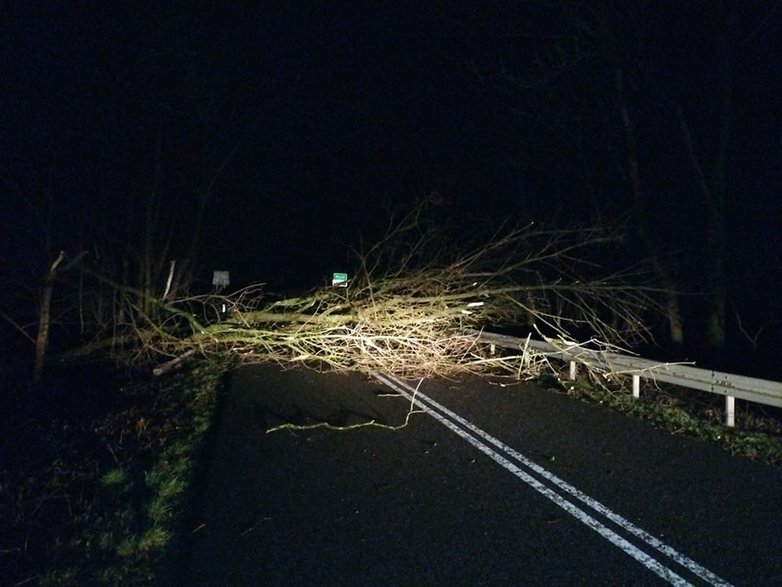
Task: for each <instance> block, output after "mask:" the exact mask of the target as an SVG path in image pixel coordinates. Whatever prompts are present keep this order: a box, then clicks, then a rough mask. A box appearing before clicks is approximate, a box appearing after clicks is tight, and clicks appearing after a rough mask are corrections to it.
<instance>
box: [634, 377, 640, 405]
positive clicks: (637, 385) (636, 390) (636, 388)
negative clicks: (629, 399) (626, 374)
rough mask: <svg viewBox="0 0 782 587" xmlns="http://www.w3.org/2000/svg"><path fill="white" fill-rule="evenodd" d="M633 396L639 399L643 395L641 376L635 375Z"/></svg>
mask: <svg viewBox="0 0 782 587" xmlns="http://www.w3.org/2000/svg"><path fill="white" fill-rule="evenodd" d="M633 397H634V398H635V399H638V398H639V397H641V376H640V375H633Z"/></svg>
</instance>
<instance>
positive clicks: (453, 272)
mask: <svg viewBox="0 0 782 587" xmlns="http://www.w3.org/2000/svg"><path fill="white" fill-rule="evenodd" d="M436 210H437V207H436V206H435V205H434V204H433V203H432V202H431V201H428V200H427V201H424V202H422V203H420V204H419V205H418V206H416V207H415V208H413V209H412V210H410V211H408V212H407V213H406V214H403V215H402V216H397V217H394V216H392V217H391V220H390V222H389V225H388V229H387V231H386V232H385V234H384V236H383V237H382V238H381V239H380V240H379V242H377V243H376V244H375V245H373V246H372V247H370V248H368V249H365V250H357V251H355V253H356V254H355V258H356V264H357V268H358V269H357V272H356V274H355V276H354V277H353V278H352V279H351V280H350V281H349V282H348V284H347V286H346V287H328V286H324V287H320V288H317V289H314V290H312V291H311V292H310V293H309V294H307V295H306V296H303V297H296V298H284V299H274V297H273V296H270V295H268V294H267V293H266V292H265V291H264V286H263V285H262V284H258V285H253V286H250V287H246V288H244V289H242V290H240V291H237V292H234V293H231V294H224V295H202V296H188V297H183V298H179V299H167V300H166V299H156V300H154V304H152V305H150V304H149V303H145V304H142V303H140V302H139V298H138V296H139V295H140V294H139V292H134V291H133V290H132V289H130V288H127V287H124V286H118V287H120V288H121V291H122V292H123V294H124V295H125V296H126V298H127V300H128V301H127V303H128V304H129V305H130V306H131V307H130V308H129V311H127V312H124V313H123V315H127V316H132V317H133V320H132V321H131V322H129V323H128V324H126V325H125V327H124V329H120V330H125V331H127V330H131V331H133V332H134V333H136V335H137V337H136V338H137V341H138V345H137V346H136V352H135V354H134V357H135V358H136V360H140V359H141V358H142V357H143V358H150V357H155V358H157V359H158V360H159V359H160V358H161V357H168V358H171V359H177V358H178V357H182V356H184V355H192V354H200V355H204V356H211V357H217V358H220V359H221V360H229V361H233V362H238V363H247V362H259V361H276V362H278V363H281V364H290V363H303V364H306V365H308V366H312V367H316V368H324V367H325V368H331V369H336V370H355V371H361V372H366V373H369V372H378V371H383V372H391V373H395V374H398V375H401V376H414V375H415V376H423V375H431V374H440V375H449V374H453V373H455V372H459V371H485V370H486V369H503V370H505V371H506V372H509V373H513V374H514V375H515V376H517V377H533V376H536V375H538V374H539V373H540V372H541V370H542V369H544V368H547V357H545V356H544V355H542V354H540V353H536V352H533V351H532V350H530V349H523V350H522V352H521V354H517V355H514V356H494V355H491V354H490V353H489V349H488V346H487V345H485V344H481V343H479V342H478V339H477V337H476V335H475V334H470V333H467V332H466V329H467V328H471V329H481V328H485V327H488V326H498V325H504V326H507V325H516V326H518V325H527V327H528V328H529V329H530V331H532V330H534V331H536V332H537V333H539V334H540V335H541V336H543V337H546V338H548V339H549V340H557V339H559V340H567V341H574V340H578V339H579V338H580V339H581V340H584V339H585V338H588V339H589V340H590V341H591V342H592V343H593V345H592V346H593V347H595V346H597V347H599V348H602V349H607V348H611V349H616V348H617V347H629V346H632V345H633V344H634V343H636V342H638V341H642V340H648V339H649V337H650V332H649V329H648V328H647V326H646V324H647V319H648V317H649V314H650V312H655V311H656V309H657V304H656V301H655V297H654V293H655V292H654V290H653V289H652V288H650V287H648V286H641V285H639V278H640V277H641V275H640V274H639V273H637V272H636V273H632V274H631V273H627V272H625V273H616V272H614V273H611V274H602V273H601V267H600V265H598V264H597V263H596V261H595V259H596V258H597V256H598V255H599V254H600V253H601V252H602V253H604V252H605V250H606V249H607V248H610V247H611V246H614V245H616V243H617V242H618V235H617V234H616V233H612V232H608V231H606V230H603V229H599V228H579V229H569V230H563V229H550V228H546V227H539V226H537V225H534V224H530V225H527V226H524V227H520V228H513V227H511V228H506V227H501V228H499V229H496V230H494V231H493V232H492V233H490V234H488V236H486V237H485V238H483V239H477V237H471V238H469V239H468V238H464V237H465V235H464V234H462V235H458V234H457V235H454V234H450V235H449V234H448V233H447V232H446V231H444V229H443V228H442V227H441V226H440V225H439V224H438V223H437V222H436V218H435V217H434V214H433V213H434V212H435V211H436ZM460 237H461V240H462V241H468V242H467V243H466V244H463V245H462V246H455V245H454V244H453V243H454V242H455V241H456V240H458V239H459V238H460ZM95 276H96V277H99V276H97V274H96V275H95ZM134 296H135V298H134ZM147 302H148V301H147ZM149 307H154V308H155V318H154V319H153V318H152V317H151V316H150V315H148V314H145V313H144V311H143V309H144V308H149ZM584 335H585V336H584Z"/></svg>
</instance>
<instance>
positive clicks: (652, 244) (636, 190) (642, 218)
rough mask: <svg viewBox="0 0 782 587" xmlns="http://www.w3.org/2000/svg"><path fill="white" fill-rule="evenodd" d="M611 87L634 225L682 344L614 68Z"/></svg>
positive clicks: (671, 330)
mask: <svg viewBox="0 0 782 587" xmlns="http://www.w3.org/2000/svg"><path fill="white" fill-rule="evenodd" d="M614 89H615V91H616V98H617V101H618V103H619V112H620V116H621V119H622V129H623V131H624V135H625V158H626V161H625V162H626V164H627V173H628V176H629V180H630V188H631V191H632V194H633V209H634V217H635V220H636V228H637V230H638V236H639V238H640V239H641V242H642V243H643V244H644V246H645V247H646V249H647V251H648V252H649V255H650V258H651V263H652V269H653V270H654V272H655V274H656V276H657V279H658V280H659V281H660V284H661V285H662V287H663V289H664V290H665V310H666V318H667V319H668V336H669V337H670V341H671V343H673V344H674V345H676V346H681V345H682V344H683V343H684V325H683V323H682V316H681V309H680V306H679V293H678V288H677V287H676V283H675V280H674V278H673V276H672V275H671V271H670V270H669V269H668V267H666V266H665V265H664V264H663V262H662V261H661V260H660V257H659V255H658V250H659V248H660V247H659V243H658V242H657V239H655V238H654V236H653V235H652V230H651V227H650V226H649V214H648V212H647V209H646V203H645V201H644V193H643V188H642V184H641V172H640V168H639V164H638V143H637V140H636V136H635V128H634V126H633V121H632V119H631V118H630V111H629V110H628V108H627V101H626V100H625V95H624V72H623V71H622V69H621V67H617V69H616V71H615V72H614Z"/></svg>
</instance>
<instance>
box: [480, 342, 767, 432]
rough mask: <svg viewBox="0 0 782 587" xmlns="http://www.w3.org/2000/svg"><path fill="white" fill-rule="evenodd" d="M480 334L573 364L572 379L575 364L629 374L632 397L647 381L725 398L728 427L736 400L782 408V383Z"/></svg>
mask: <svg viewBox="0 0 782 587" xmlns="http://www.w3.org/2000/svg"><path fill="white" fill-rule="evenodd" d="M468 332H470V333H473V334H477V335H479V337H480V340H481V341H482V342H486V343H489V344H494V345H497V346H500V347H505V348H516V349H523V348H524V347H525V346H527V347H529V348H532V349H534V350H536V351H538V352H542V353H545V354H546V355H547V356H549V357H553V358H556V359H560V360H563V361H567V362H569V363H570V377H571V379H575V376H576V365H578V364H584V365H587V366H592V367H597V368H599V369H603V370H606V371H610V372H613V373H620V374H623V375H630V376H632V378H633V396H634V397H636V398H637V397H639V396H640V381H641V379H648V380H651V381H654V382H663V383H670V384H673V385H677V386H679V387H687V388H689V389H697V390H700V391H708V392H709V393H716V394H718V395H723V396H725V424H726V425H727V426H734V425H735V398H739V399H743V400H747V401H751V402H755V403H759V404H764V405H767V406H776V407H782V383H780V382H777V381H768V380H766V379H755V378H754V377H745V376H743V375H734V374H732V373H723V372H721V371H714V370H711V369H699V368H696V367H691V366H689V365H681V364H677V363H661V362H659V361H651V360H649V359H642V358H640V357H630V356H627V355H621V354H618V353H609V352H604V351H593V350H589V349H584V348H581V347H579V346H576V345H573V346H572V347H560V346H555V345H553V344H550V343H548V342H543V341H539V340H532V339H526V338H517V337H514V336H507V335H504V334H497V333H493V332H483V331H478V330H469V331H468Z"/></svg>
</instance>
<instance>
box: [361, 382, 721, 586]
mask: <svg viewBox="0 0 782 587" xmlns="http://www.w3.org/2000/svg"><path fill="white" fill-rule="evenodd" d="M375 377H376V378H377V379H378V380H379V381H381V382H382V383H383V384H384V385H386V386H388V387H390V388H391V389H393V390H395V391H397V392H399V393H400V394H401V395H403V396H404V397H405V398H407V399H408V400H410V401H411V402H412V403H414V404H416V405H417V407H418V408H420V409H421V410H423V411H425V412H426V413H428V414H429V415H431V416H432V417H433V418H435V419H436V420H437V421H438V422H440V423H441V424H443V425H444V426H446V427H447V428H449V429H450V430H451V431H453V432H455V433H456V434H458V435H459V436H460V437H462V438H463V439H464V440H466V441H467V442H469V443H470V444H472V445H473V446H474V447H475V448H477V449H478V450H480V451H481V452H483V453H484V454H486V455H487V456H488V457H490V458H491V459H492V460H494V461H495V462H496V463H498V464H499V465H501V466H502V467H504V468H505V469H507V470H508V471H510V472H511V473H513V474H514V475H516V476H517V477H518V478H519V479H521V480H522V481H524V482H525V483H527V484H528V485H529V486H531V487H532V488H533V489H535V490H536V491H538V492H539V493H541V494H542V495H544V496H545V497H547V498H548V499H550V500H551V501H552V502H554V503H555V504H556V505H558V506H559V507H561V508H562V509H563V510H565V511H566V512H568V513H569V514H570V515H572V516H573V517H574V518H576V519H577V520H578V521H580V522H582V523H583V524H585V525H586V526H588V527H590V528H592V529H593V530H594V531H596V532H597V533H598V534H600V535H601V536H603V538H605V539H606V540H608V541H609V542H611V543H612V544H614V545H615V546H617V547H618V548H620V549H622V550H623V551H624V552H625V553H627V554H628V555H630V556H631V557H633V558H634V559H636V560H637V561H638V562H640V563H641V564H643V565H644V566H645V567H647V568H648V569H649V570H651V571H652V572H654V573H656V574H657V575H659V576H660V577H662V578H663V579H665V580H666V581H668V582H669V583H671V584H672V585H677V586H678V585H681V586H684V585H691V583H689V582H688V581H687V580H686V579H684V578H683V577H681V576H680V575H678V574H677V573H676V572H674V571H673V570H672V569H670V568H669V567H667V566H665V565H664V564H663V563H661V562H660V561H658V560H657V559H655V558H654V557H652V556H650V555H649V554H647V553H646V552H644V551H642V550H640V549H639V548H638V547H636V546H635V545H633V544H632V543H630V542H629V541H627V540H626V539H625V538H623V537H622V536H620V535H619V534H617V533H616V532H614V531H613V530H611V529H610V528H608V527H607V526H605V525H604V524H603V523H601V522H600V521H598V520H597V519H595V518H594V517H593V516H591V515H590V514H588V513H587V512H585V511H584V510H583V509H581V508H580V507H579V506H577V505H575V504H574V503H572V502H570V501H568V500H567V499H565V498H564V497H562V496H561V495H560V494H558V493H556V492H555V491H553V490H552V489H551V488H550V487H548V486H546V485H545V484H544V483H543V482H541V481H540V480H538V479H536V478H535V477H533V476H532V475H530V474H529V473H528V472H526V471H525V470H523V469H522V468H521V467H519V466H518V465H516V464H514V463H513V462H511V461H510V460H509V459H508V458H506V457H510V458H511V459H514V460H515V461H517V462H518V463H519V464H520V465H523V466H524V467H526V468H527V469H529V470H531V471H533V472H535V473H537V474H538V475H540V476H541V477H542V478H543V479H545V480H546V481H548V482H549V483H551V484H552V485H554V486H556V487H558V488H559V489H561V490H562V491H564V492H566V493H567V494H569V495H570V496H572V497H574V498H575V499H577V500H579V501H580V502H582V503H583V504H585V505H587V506H588V507H590V508H592V509H593V510H594V511H595V512H597V513H599V514H600V515H602V516H604V517H605V518H606V519H608V520H610V521H612V522H613V523H614V524H616V525H617V526H619V527H620V528H622V529H623V530H624V531H626V532H628V533H629V534H631V535H633V536H636V537H637V538H639V539H640V540H642V541H643V542H645V543H646V544H647V545H649V546H651V547H652V548H654V549H655V550H657V551H658V552H660V553H661V554H663V555H665V556H666V557H668V558H670V559H671V560H672V561H674V562H676V563H678V564H679V565H681V566H682V567H684V568H686V569H687V570H688V571H690V572H691V573H693V574H694V575H696V576H698V577H700V578H701V579H703V580H704V581H706V582H708V583H709V584H710V585H714V586H715V587H731V584H730V583H729V582H727V581H725V580H724V579H722V578H720V577H719V576H717V575H716V574H714V573H713V572H711V571H709V570H708V569H706V568H704V567H703V566H701V565H699V564H698V563H696V562H695V561H693V560H692V559H690V558H688V557H686V556H684V555H683V554H681V553H680V552H678V551H677V550H676V549H675V548H673V547H672V546H669V545H667V544H665V543H664V542H662V541H661V540H659V539H657V538H655V537H654V536H652V535H651V534H649V533H648V532H646V531H645V530H642V529H641V528H638V527H637V526H635V525H634V524H633V523H632V522H630V521H628V520H627V519H625V518H624V517H622V516H620V515H619V514H617V513H615V512H613V511H612V510H610V509H609V508H607V507H606V506H604V505H603V504H601V503H600V502H599V501H597V500H595V499H593V498H591V497H589V496H588V495H586V494H584V493H583V492H581V491H580V490H578V489H577V488H575V487H574V486H572V485H570V484H569V483H567V482H566V481H563V480H562V479H560V478H559V477H557V476H556V475H554V473H552V472H551V471H549V470H547V469H545V468H543V467H541V466H540V465H538V464H536V463H534V462H533V461H531V460H529V459H528V458H527V457H525V456H524V455H522V454H521V453H519V452H517V451H516V450H514V449H513V448H511V447H509V446H507V445H506V444H504V443H503V442H501V441H500V440H498V439H496V438H494V437H493V436H491V435H490V434H488V433H487V432H485V431H484V430H482V429H480V428H478V427H477V426H475V425H474V424H472V423H471V422H469V421H467V420H465V419H464V418H462V417H461V416H459V415H458V414H456V413H455V412H453V411H451V410H449V409H448V408H446V407H445V406H443V405H441V404H439V403H438V402H436V401H435V400H433V399H431V398H430V397H428V396H426V395H425V394H423V393H421V392H420V391H419V390H417V389H415V388H413V387H411V386H409V385H407V384H406V383H404V382H403V381H400V380H399V379H397V378H395V377H392V376H390V375H380V374H376V375H375ZM457 424H458V425H457ZM460 426H461V427H460ZM490 445H493V447H495V448H493V447H492V446H490ZM496 449H498V450H499V451H502V453H504V455H505V456H503V455H502V454H500V452H498V450H496Z"/></svg>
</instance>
